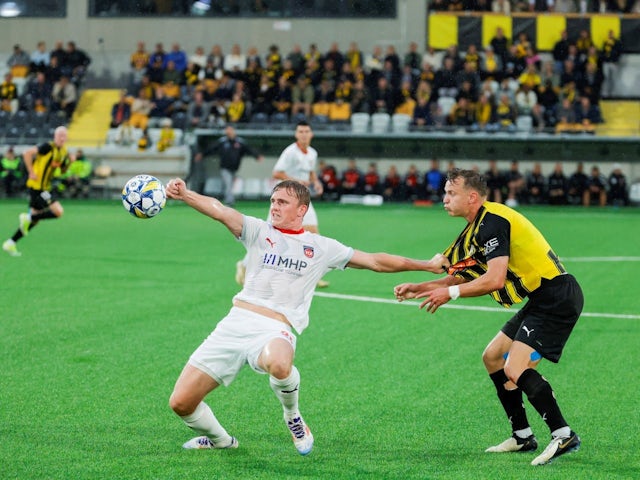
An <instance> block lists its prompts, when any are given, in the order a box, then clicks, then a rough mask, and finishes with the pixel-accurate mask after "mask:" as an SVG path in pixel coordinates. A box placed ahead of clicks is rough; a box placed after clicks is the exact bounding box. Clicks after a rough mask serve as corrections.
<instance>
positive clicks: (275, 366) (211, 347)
mask: <svg viewBox="0 0 640 480" xmlns="http://www.w3.org/2000/svg"><path fill="white" fill-rule="evenodd" d="M166 191H167V196H168V197H169V198H171V199H175V200H182V201H183V202H185V203H186V204H187V205H189V206H191V207H192V208H194V209H195V210H197V211H199V212H201V213H203V214H204V215H207V216H209V217H211V218H212V219H214V220H217V221H218V222H220V223H222V224H223V225H225V226H226V227H227V228H228V229H229V231H230V232H231V233H232V234H233V235H234V237H236V238H238V239H239V240H240V241H241V242H242V244H243V245H244V246H245V248H246V249H247V273H246V281H245V282H244V286H243V288H242V290H241V291H240V292H239V293H238V294H237V295H236V296H235V297H234V298H233V307H232V308H231V310H230V311H229V313H228V314H227V316H226V317H224V318H223V319H222V320H221V321H220V322H219V323H218V324H217V326H216V328H215V330H214V331H213V332H212V333H211V334H210V335H209V336H208V337H207V339H206V340H205V341H204V342H203V343H202V344H201V345H200V346H199V347H198V348H197V349H196V351H195V352H194V353H193V354H192V355H191V357H190V358H189V361H188V362H187V364H186V365H185V367H184V369H183V371H182V373H181V374H180V377H179V378H178V380H177V382H176V385H175V387H174V390H173V393H172V395H171V398H170V401H169V403H170V406H171V408H172V409H173V411H174V412H175V413H176V414H177V415H179V416H180V418H182V420H183V421H184V422H185V424H186V425H188V426H189V427H190V428H191V429H193V430H194V431H195V432H197V433H198V434H199V435H200V436H198V437H195V438H193V439H191V440H189V441H188V442H186V443H185V444H184V445H183V446H184V448H207V449H211V448H216V449H224V448H236V447H237V446H238V442H237V440H236V439H235V438H234V437H232V436H231V435H229V433H227V431H226V430H225V429H224V427H222V425H221V424H220V423H219V421H218V420H217V419H216V417H215V415H214V414H213V411H212V410H211V408H210V407H209V406H208V405H207V404H206V403H204V401H203V400H204V398H205V397H206V396H207V394H209V393H210V392H211V391H212V390H214V389H215V388H217V387H218V386H220V385H225V386H227V385H229V384H230V383H231V382H232V381H233V380H234V378H235V377H236V375H237V374H238V372H239V371H240V369H241V368H242V367H243V366H244V365H245V364H249V366H250V367H251V368H252V369H253V370H254V371H256V372H258V373H263V374H268V375H269V383H270V386H271V389H272V390H273V392H274V393H275V395H276V397H277V398H278V400H279V401H280V403H281V404H282V408H283V412H284V420H285V424H286V425H287V428H288V429H289V431H290V432H291V435H292V437H293V443H294V445H295V447H296V449H297V451H298V453H300V454H301V455H306V454H308V453H309V452H310V451H311V449H312V448H313V435H312V434H311V431H310V430H309V427H308V426H307V425H306V423H305V422H304V420H303V418H302V415H301V414H300V409H299V406H298V395H299V387H300V374H299V372H298V370H297V368H296V367H295V366H294V364H293V360H294V356H295V349H296V336H295V334H300V333H302V332H303V330H304V329H305V328H306V327H307V325H308V323H309V308H310V306H311V300H312V298H313V292H314V289H315V285H316V283H317V282H318V280H320V278H322V275H324V274H325V273H326V272H328V271H329V270H332V269H336V268H337V269H341V270H343V269H345V268H346V267H353V268H363V269H368V270H373V271H376V272H401V271H410V270H420V271H429V272H432V273H441V272H443V265H444V264H445V263H443V262H446V259H445V257H444V256H443V255H441V254H437V255H436V256H434V257H433V258H432V259H431V260H428V261H424V260H413V259H409V258H405V257H400V256H397V255H390V254H387V253H366V252H362V251H358V250H354V249H353V248H350V247H347V246H345V245H343V244H341V243H340V242H338V241H337V240H333V239H331V238H327V237H323V236H321V235H319V234H316V233H311V232H309V231H305V230H304V229H303V228H302V224H303V218H304V216H305V214H306V213H307V211H308V209H309V203H310V193H309V189H308V188H307V186H306V185H303V184H301V183H299V182H296V181H291V180H284V181H283V182H281V183H279V184H278V185H276V186H275V187H274V189H273V192H272V194H271V208H270V212H269V213H270V220H269V221H265V220H260V219H258V218H254V217H249V216H246V215H242V214H241V213H240V212H238V211H237V210H234V209H233V208H230V207H227V206H224V205H223V204H222V203H220V202H219V201H218V200H216V199H214V198H210V197H206V196H203V195H200V194H198V193H196V192H194V191H192V190H189V189H187V186H186V184H185V182H184V181H183V180H181V179H174V180H172V181H170V182H169V183H168V185H167V187H166Z"/></svg>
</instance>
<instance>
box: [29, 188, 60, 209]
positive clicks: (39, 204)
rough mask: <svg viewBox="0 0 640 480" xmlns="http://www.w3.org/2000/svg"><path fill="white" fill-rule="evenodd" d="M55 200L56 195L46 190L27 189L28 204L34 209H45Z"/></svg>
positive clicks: (56, 198)
mask: <svg viewBox="0 0 640 480" xmlns="http://www.w3.org/2000/svg"><path fill="white" fill-rule="evenodd" d="M57 200H58V197H57V195H55V194H53V193H51V192H49V191H48V190H34V189H32V188H30V189H29V206H30V207H31V208H33V209H34V210H45V209H46V208H48V207H49V205H51V204H52V203H53V202H55V201H57Z"/></svg>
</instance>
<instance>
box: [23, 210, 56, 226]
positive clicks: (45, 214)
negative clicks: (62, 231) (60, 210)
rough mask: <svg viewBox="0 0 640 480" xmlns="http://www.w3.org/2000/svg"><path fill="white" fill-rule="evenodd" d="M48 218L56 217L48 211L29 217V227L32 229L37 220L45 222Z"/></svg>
mask: <svg viewBox="0 0 640 480" xmlns="http://www.w3.org/2000/svg"><path fill="white" fill-rule="evenodd" d="M48 218H58V217H56V215H55V214H54V213H53V212H52V211H51V210H49V209H47V210H44V211H42V212H40V213H36V214H34V215H31V227H34V226H35V225H34V223H36V222H37V221H38V220H47V219H48ZM31 227H29V228H31Z"/></svg>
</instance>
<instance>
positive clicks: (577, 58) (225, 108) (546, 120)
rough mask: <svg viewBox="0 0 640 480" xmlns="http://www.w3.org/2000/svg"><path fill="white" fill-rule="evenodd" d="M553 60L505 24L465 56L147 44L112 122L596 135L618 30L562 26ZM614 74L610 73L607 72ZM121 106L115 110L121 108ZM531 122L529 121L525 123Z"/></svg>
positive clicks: (454, 50) (413, 49) (415, 50)
mask: <svg viewBox="0 0 640 480" xmlns="http://www.w3.org/2000/svg"><path fill="white" fill-rule="evenodd" d="M557 37H558V40H557V43H556V48H554V51H553V58H552V59H551V58H550V59H549V60H546V61H543V60H542V58H541V56H540V55H539V54H538V53H537V52H536V51H535V49H534V47H533V45H532V43H531V41H530V40H529V39H528V38H527V36H526V34H524V33H521V34H520V35H519V36H518V38H517V39H515V40H514V41H511V39H508V38H506V37H505V35H504V32H503V31H502V29H501V28H498V29H497V31H496V34H495V37H494V38H493V39H492V40H491V43H490V45H487V46H486V47H485V48H483V49H481V48H479V47H478V46H476V45H470V46H469V48H468V49H467V51H466V52H459V51H458V47H457V46H455V45H452V46H451V47H450V48H448V49H447V50H446V51H435V50H433V49H428V50H427V51H425V52H422V51H420V48H419V46H418V44H417V43H416V42H411V43H410V45H409V47H408V49H407V51H406V52H404V53H399V52H397V51H396V48H395V46H393V45H388V46H386V48H383V47H382V46H378V45H377V46H374V47H373V48H372V50H371V52H370V53H368V54H365V53H364V52H362V51H361V50H360V48H359V46H358V44H357V43H356V42H351V43H350V45H349V47H348V48H347V49H346V50H341V49H340V46H339V45H338V44H337V43H333V44H332V45H331V46H330V48H329V50H328V51H326V52H321V51H320V50H319V49H318V47H317V46H316V45H315V44H311V45H309V47H308V48H307V50H306V51H304V50H303V49H302V47H301V46H300V45H294V46H293V48H292V49H291V51H289V52H281V51H280V48H279V47H278V46H277V45H271V46H269V47H268V49H267V51H266V52H259V51H258V49H257V48H256V47H250V48H249V49H247V51H246V52H243V51H242V49H241V47H240V45H238V44H235V45H233V46H232V47H231V49H230V51H228V52H224V51H223V49H222V47H221V46H220V45H214V46H213V47H212V48H211V50H209V51H208V52H206V51H205V49H204V47H201V46H199V47H197V48H196V49H195V50H194V51H193V53H191V54H190V55H189V54H187V52H186V51H185V50H184V49H183V48H182V47H181V46H180V44H179V43H177V42H176V43H173V44H172V45H171V48H170V49H168V50H167V49H165V47H164V45H163V44H162V43H157V44H156V45H155V47H154V48H153V50H152V51H148V50H147V47H146V45H145V44H144V42H139V43H138V46H137V49H136V51H135V52H134V53H133V54H132V55H131V59H130V63H131V84H130V85H129V92H128V94H127V96H126V99H125V100H126V102H127V104H128V107H129V108H128V111H127V113H126V114H125V115H121V116H116V113H117V112H116V110H115V108H114V113H113V115H112V119H111V126H112V127H113V128H117V127H118V126H119V125H120V124H122V123H127V124H128V125H131V126H133V127H134V128H140V129H145V128H147V127H149V126H157V125H159V124H160V122H161V121H162V120H163V119H166V118H170V119H172V121H173V125H174V127H175V128H183V129H190V128H211V127H220V126H222V125H225V124H226V123H232V124H242V123H252V124H255V123H271V124H283V123H294V122H296V121H298V120H301V119H306V120H311V121H312V122H314V123H315V124H319V123H348V122H349V119H350V117H351V115H352V114H353V113H361V112H364V113H368V114H374V113H380V112H383V113H387V114H390V115H392V114H397V113H401V114H405V115H407V116H409V117H410V118H411V123H412V128H413V129H416V130H419V129H438V128H442V129H447V128H449V129H459V128H463V129H467V130H470V131H490V132H492V131H515V130H516V129H517V128H518V127H519V126H520V124H521V123H522V125H525V126H527V125H528V127H529V128H533V129H535V130H538V131H543V130H544V131H551V132H553V131H556V132H575V131H580V132H585V131H586V132H590V131H593V129H594V126H595V125H596V124H597V123H600V122H602V121H603V119H602V115H601V112H600V108H599V102H600V98H601V95H602V90H603V84H605V83H606V81H609V83H606V85H605V87H606V88H607V89H608V90H606V92H605V94H607V95H610V94H611V90H610V85H611V80H612V78H613V76H614V75H615V68H616V66H617V64H618V60H619V58H620V52H621V44H620V41H619V40H618V39H616V38H615V36H614V34H613V31H611V32H610V33H609V38H608V39H607V41H605V42H604V43H603V45H600V46H596V45H594V44H593V42H592V41H591V39H590V37H589V33H588V31H586V30H585V31H583V32H581V34H580V36H579V37H578V38H575V39H570V38H568V37H567V34H566V32H558V34H557ZM605 72H607V73H606V74H605ZM114 107H115V106H114ZM523 119H524V120H523Z"/></svg>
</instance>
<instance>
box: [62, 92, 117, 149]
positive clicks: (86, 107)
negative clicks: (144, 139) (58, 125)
mask: <svg viewBox="0 0 640 480" xmlns="http://www.w3.org/2000/svg"><path fill="white" fill-rule="evenodd" d="M119 98H120V90H118V89H108V90H104V89H89V90H85V91H84V93H83V94H82V96H81V97H80V101H79V102H78V106H77V107H76V109H75V111H74V112H73V118H72V119H71V123H70V125H69V145H71V146H72V147H83V148H84V147H96V146H99V145H102V144H103V143H104V141H105V138H106V136H107V131H108V130H109V122H110V120H111V108H112V107H113V104H114V103H116V102H117V101H118V99H119Z"/></svg>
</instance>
